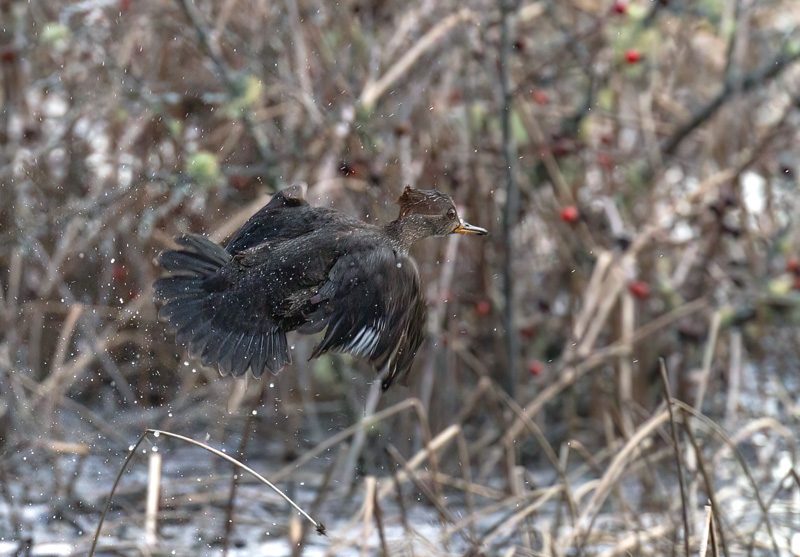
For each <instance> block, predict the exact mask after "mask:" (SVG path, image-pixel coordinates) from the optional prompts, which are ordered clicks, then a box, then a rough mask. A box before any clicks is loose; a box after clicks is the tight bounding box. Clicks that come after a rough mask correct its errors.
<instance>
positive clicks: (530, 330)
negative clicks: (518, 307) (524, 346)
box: [519, 324, 538, 340]
mask: <svg viewBox="0 0 800 557" xmlns="http://www.w3.org/2000/svg"><path fill="white" fill-rule="evenodd" d="M537 331H538V327H537V326H536V325H535V324H533V325H529V326H527V327H523V328H521V329H520V330H519V334H520V335H521V336H522V338H524V339H525V340H531V339H532V338H533V337H535V336H536V332H537Z"/></svg>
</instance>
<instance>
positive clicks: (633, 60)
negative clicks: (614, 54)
mask: <svg viewBox="0 0 800 557" xmlns="http://www.w3.org/2000/svg"><path fill="white" fill-rule="evenodd" d="M641 60H642V53H641V52H639V51H638V50H636V49H635V48H629V49H628V50H626V51H625V61H626V62H628V64H637V63H639V62H640V61H641Z"/></svg>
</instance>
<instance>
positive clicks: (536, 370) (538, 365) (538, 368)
mask: <svg viewBox="0 0 800 557" xmlns="http://www.w3.org/2000/svg"><path fill="white" fill-rule="evenodd" d="M528 371H529V372H531V375H533V376H534V377H538V376H539V375H541V374H542V372H543V371H544V364H543V363H542V362H540V361H539V360H531V361H530V362H528Z"/></svg>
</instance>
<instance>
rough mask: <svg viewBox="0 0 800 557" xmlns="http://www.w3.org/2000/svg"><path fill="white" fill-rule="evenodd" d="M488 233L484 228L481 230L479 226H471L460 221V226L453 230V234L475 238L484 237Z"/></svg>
mask: <svg viewBox="0 0 800 557" xmlns="http://www.w3.org/2000/svg"><path fill="white" fill-rule="evenodd" d="M488 233H489V232H488V231H487V230H486V229H485V228H481V227H480V226H472V225H471V224H469V223H467V222H464V221H463V220H462V221H461V224H459V225H458V226H456V229H455V230H453V234H475V235H476V236H485V235H486V234H488Z"/></svg>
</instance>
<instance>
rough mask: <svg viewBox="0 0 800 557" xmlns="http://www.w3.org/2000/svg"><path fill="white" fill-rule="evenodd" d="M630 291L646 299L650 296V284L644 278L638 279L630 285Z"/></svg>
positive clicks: (635, 295)
mask: <svg viewBox="0 0 800 557" xmlns="http://www.w3.org/2000/svg"><path fill="white" fill-rule="evenodd" d="M628 291H629V292H630V293H631V294H633V296H634V297H636V298H639V299H640V300H644V299H646V298H647V297H648V296H650V285H649V284H647V283H646V282H644V281H643V280H637V281H636V282H632V283H630V284H629V285H628Z"/></svg>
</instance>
